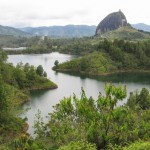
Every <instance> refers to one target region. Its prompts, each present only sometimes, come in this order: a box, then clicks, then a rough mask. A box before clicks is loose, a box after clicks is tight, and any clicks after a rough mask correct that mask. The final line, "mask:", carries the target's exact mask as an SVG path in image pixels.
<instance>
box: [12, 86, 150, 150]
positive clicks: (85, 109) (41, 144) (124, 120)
mask: <svg viewBox="0 0 150 150" xmlns="http://www.w3.org/2000/svg"><path fill="white" fill-rule="evenodd" d="M124 98H126V87H122V86H118V87H116V86H114V85H112V84H106V85H105V96H104V95H102V94H101V93H100V94H99V96H98V98H97V99H96V100H95V99H93V98H92V97H90V98H87V96H86V94H85V92H84V90H83V89H82V93H81V98H77V97H76V95H75V94H74V95H73V96H72V97H69V98H64V99H63V100H61V101H60V103H59V104H57V105H56V106H54V112H53V113H50V114H49V115H48V118H49V121H48V123H44V122H43V120H42V118H41V113H40V111H39V112H38V114H37V115H36V121H35V126H34V127H35V135H36V138H35V139H34V140H33V139H31V137H29V136H28V135H25V137H24V140H22V138H23V137H20V138H18V139H16V140H15V145H14V146H15V147H16V149H17V148H18V149H23V148H24V149H25V148H26V149H27V150H28V149H43V150H44V149H49V150H57V149H58V150H72V149H73V150H76V149H85V150H96V149H98V150H99V149H108V150H110V149H112V150H113V149H115V150H122V149H123V150H130V149H132V150H134V149H135V150H137V149H139V150H140V149H143V150H148V149H149V148H150V130H149V129H150V94H149V92H148V90H147V89H145V88H143V89H142V90H141V91H140V92H133V93H130V96H129V98H128V101H127V103H126V104H124V105H122V106H117V103H118V102H119V101H122V100H123V99H124ZM116 106H117V107H116Z"/></svg>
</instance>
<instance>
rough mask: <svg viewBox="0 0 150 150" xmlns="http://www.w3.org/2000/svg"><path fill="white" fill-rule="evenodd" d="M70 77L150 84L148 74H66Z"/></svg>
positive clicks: (149, 73) (149, 75) (149, 74)
mask: <svg viewBox="0 0 150 150" xmlns="http://www.w3.org/2000/svg"><path fill="white" fill-rule="evenodd" d="M63 73H64V74H69V75H71V76H76V77H80V78H81V79H86V78H90V79H95V80H97V81H103V82H112V83H132V82H133V83H139V84H150V72H144V73H142V72H128V73H127V72H125V73H116V74H111V75H101V76H96V75H86V74H79V73H77V72H73V73H66V72H63Z"/></svg>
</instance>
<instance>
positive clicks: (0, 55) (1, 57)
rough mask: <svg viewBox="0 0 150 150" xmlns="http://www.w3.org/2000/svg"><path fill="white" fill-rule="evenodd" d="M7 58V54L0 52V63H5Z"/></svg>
mask: <svg viewBox="0 0 150 150" xmlns="http://www.w3.org/2000/svg"><path fill="white" fill-rule="evenodd" d="M7 58H8V57H7V54H6V53H5V52H4V51H3V50H0V62H5V61H6V60H7Z"/></svg>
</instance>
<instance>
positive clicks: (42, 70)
mask: <svg viewBox="0 0 150 150" xmlns="http://www.w3.org/2000/svg"><path fill="white" fill-rule="evenodd" d="M36 73H37V74H38V75H39V76H43V73H44V69H43V67H42V65H39V66H38V67H37V69H36Z"/></svg>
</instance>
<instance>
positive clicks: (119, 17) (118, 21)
mask: <svg viewBox="0 0 150 150" xmlns="http://www.w3.org/2000/svg"><path fill="white" fill-rule="evenodd" d="M127 24H128V23H127V19H126V17H125V15H124V14H123V13H122V12H121V10H119V11H118V12H113V13H111V14H109V15H108V16H106V17H105V18H104V19H103V20H102V21H101V22H100V23H99V24H98V26H97V28H96V33H95V35H101V34H103V33H105V32H108V31H112V30H115V29H118V28H119V27H123V26H127Z"/></svg>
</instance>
